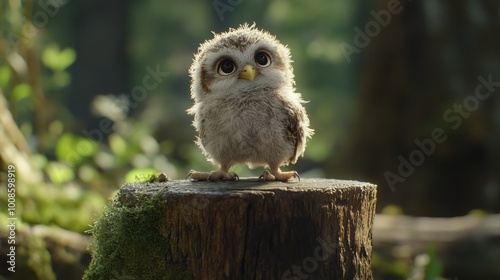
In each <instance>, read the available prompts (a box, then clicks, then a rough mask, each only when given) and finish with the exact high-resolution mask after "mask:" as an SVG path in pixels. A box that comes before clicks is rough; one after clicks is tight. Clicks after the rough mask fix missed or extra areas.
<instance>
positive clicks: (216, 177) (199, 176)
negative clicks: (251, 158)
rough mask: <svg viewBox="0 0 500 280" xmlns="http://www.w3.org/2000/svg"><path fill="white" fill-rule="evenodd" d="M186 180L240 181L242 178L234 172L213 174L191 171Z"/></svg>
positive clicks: (214, 172) (216, 172)
mask: <svg viewBox="0 0 500 280" xmlns="http://www.w3.org/2000/svg"><path fill="white" fill-rule="evenodd" d="M186 179H190V180H193V181H238V180H239V179H240V177H238V175H237V174H236V173H233V172H225V171H222V170H219V171H212V172H198V171H194V170H191V171H189V173H188V175H187V176H186Z"/></svg>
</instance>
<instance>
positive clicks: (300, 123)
mask: <svg viewBox="0 0 500 280" xmlns="http://www.w3.org/2000/svg"><path fill="white" fill-rule="evenodd" d="M286 111H287V119H286V130H287V137H288V140H289V141H290V142H292V144H293V147H294V150H293V153H292V155H291V156H290V158H289V159H288V163H292V164H294V163H296V162H297V159H298V158H299V156H301V155H302V154H303V153H304V150H305V142H306V138H307V136H308V135H309V132H308V131H307V129H308V128H307V125H308V123H309V119H308V118H307V115H306V113H305V111H304V109H303V108H302V106H298V107H296V106H287V108H286Z"/></svg>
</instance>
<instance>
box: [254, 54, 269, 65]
mask: <svg viewBox="0 0 500 280" xmlns="http://www.w3.org/2000/svg"><path fill="white" fill-rule="evenodd" d="M254 59H255V62H257V64H259V65H260V66H261V67H267V66H269V65H271V57H270V56H269V54H267V53H266V52H263V51H260V52H257V53H256V54H255V58H254Z"/></svg>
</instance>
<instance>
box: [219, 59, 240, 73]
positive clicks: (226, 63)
mask: <svg viewBox="0 0 500 280" xmlns="http://www.w3.org/2000/svg"><path fill="white" fill-rule="evenodd" d="M234 70H236V67H235V65H234V62H233V61H232V60H231V59H224V60H222V61H221V62H219V65H218V66H217V73H219V75H222V76H227V75H230V74H232V73H233V72H234Z"/></svg>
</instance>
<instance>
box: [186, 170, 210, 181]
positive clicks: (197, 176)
mask: <svg viewBox="0 0 500 280" xmlns="http://www.w3.org/2000/svg"><path fill="white" fill-rule="evenodd" d="M209 177H210V174H209V173H208V172H198V171H195V170H191V171H189V173H188V175H187V176H186V180H193V181H207V180H208V178H209Z"/></svg>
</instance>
